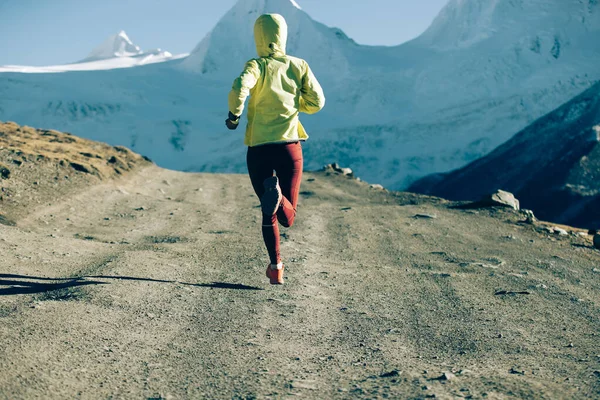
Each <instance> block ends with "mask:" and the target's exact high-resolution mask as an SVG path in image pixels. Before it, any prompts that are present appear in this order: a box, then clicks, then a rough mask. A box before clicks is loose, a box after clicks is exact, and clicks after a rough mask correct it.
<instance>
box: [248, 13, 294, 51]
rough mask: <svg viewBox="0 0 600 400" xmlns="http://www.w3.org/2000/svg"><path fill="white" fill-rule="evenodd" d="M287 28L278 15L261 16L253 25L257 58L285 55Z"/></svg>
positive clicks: (283, 20)
mask: <svg viewBox="0 0 600 400" xmlns="http://www.w3.org/2000/svg"><path fill="white" fill-rule="evenodd" d="M287 35H288V27H287V23H286V22H285V18H283V17H282V16H281V15H279V14H263V15H261V16H260V17H258V19H257V20H256V23H255V24H254V41H255V42H256V52H257V53H258V56H259V57H273V56H275V57H277V56H279V57H281V56H284V55H285V45H286V43H287Z"/></svg>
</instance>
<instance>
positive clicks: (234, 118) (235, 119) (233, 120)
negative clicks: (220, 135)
mask: <svg viewBox="0 0 600 400" xmlns="http://www.w3.org/2000/svg"><path fill="white" fill-rule="evenodd" d="M239 124H240V116H239V115H234V114H232V113H231V111H229V117H228V118H227V119H226V120H225V125H226V126H227V128H229V129H230V130H232V131H234V130H236V129H237V127H238V126H239Z"/></svg>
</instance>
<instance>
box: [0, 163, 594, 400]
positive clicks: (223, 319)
mask: <svg viewBox="0 0 600 400" xmlns="http://www.w3.org/2000/svg"><path fill="white" fill-rule="evenodd" d="M299 212H300V214H299V217H298V220H297V224H296V225H295V226H294V227H293V228H291V229H289V230H282V246H283V254H284V257H285V258H286V278H287V280H286V285H284V286H282V287H271V286H270V285H268V281H267V278H266V277H265V276H264V269H265V267H266V262H267V258H266V252H265V250H264V249H263V244H262V238H261V235H260V208H259V207H258V201H257V199H256V198H255V196H254V194H253V192H251V187H250V184H249V180H248V178H247V177H246V176H242V175H211V174H185V173H181V172H174V171H168V170H163V169H160V168H158V167H155V166H151V167H147V168H142V169H141V170H140V171H139V172H137V173H135V174H132V175H129V176H126V177H124V178H121V179H120V180H117V181H110V182H108V183H103V184H101V185H97V186H94V187H92V188H90V189H89V190H87V191H85V192H83V193H80V194H78V195H76V196H71V197H67V198H64V199H63V200H62V201H61V202H59V203H55V204H47V205H44V206H38V207H37V208H36V209H35V210H32V212H31V213H30V214H29V215H27V216H26V217H24V218H22V219H21V220H19V221H17V226H15V227H11V226H3V225H0V254H1V257H0V340H1V343H2V345H1V346H0V398H2V399H35V398H43V399H66V398H82V399H116V398H119V399H121V398H123V399H151V398H152V399H157V398H162V399H185V398H218V399H232V398H233V399H252V398H261V399H262V398H288V397H295V396H301V397H303V398H313V399H325V398H340V399H342V398H386V397H387V398H403V399H404V398H407V399H421V398H433V397H435V398H441V399H445V398H448V399H450V398H461V397H462V398H473V399H484V398H485V399H507V398H531V399H561V398H562V399H578V398H580V399H585V398H600V270H599V269H600V253H599V252H597V251H596V250H594V249H592V248H591V246H590V245H589V243H590V238H589V237H576V236H559V235H549V234H547V233H540V232H538V231H536V230H535V229H534V228H533V227H531V226H529V225H523V224H518V221H519V220H520V219H522V216H520V215H518V214H516V213H514V212H509V211H502V210H478V211H465V210H455V209H451V208H449V207H448V205H447V204H446V203H444V202H441V201H439V200H436V199H429V198H426V197H420V196H416V195H410V194H393V193H388V192H385V191H381V190H377V189H371V188H369V185H368V184H365V183H361V182H358V181H355V180H352V179H348V178H345V177H341V176H335V175H331V176H327V175H326V174H325V173H308V174H306V176H305V180H304V182H303V186H302V195H301V205H300V211H299ZM417 214H420V215H421V217H417V218H415V216H416V215H417ZM430 217H434V218H430Z"/></svg>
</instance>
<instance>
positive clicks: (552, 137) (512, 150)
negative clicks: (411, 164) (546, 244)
mask: <svg viewBox="0 0 600 400" xmlns="http://www.w3.org/2000/svg"><path fill="white" fill-rule="evenodd" d="M599 142H600V82H599V83H597V84H595V85H594V86H593V87H592V88H590V89H589V90H586V91H585V92H584V93H582V94H581V95H579V96H577V97H575V98H574V99H572V100H571V101H569V102H567V103H566V104H564V105H563V106H561V107H560V108H558V109H557V110H555V111H553V112H551V113H549V114H548V115H546V116H544V117H543V118H541V119H539V120H538V121H536V122H535V123H533V124H532V125H530V126H529V127H527V128H526V129H524V130H523V131H521V132H519V133H518V134H517V135H515V136H514V137H513V138H512V139H510V140H509V141H508V142H506V143H505V144H503V145H502V146H500V147H498V148H497V149H496V150H494V151H493V152H491V153H490V154H489V155H487V156H485V157H483V158H481V159H479V160H477V161H474V162H473V163H471V164H469V165H467V166H466V167H464V168H461V169H459V170H456V171H453V172H451V173H448V174H446V175H440V176H432V177H428V178H424V179H422V180H421V181H417V182H415V184H413V185H412V186H411V187H410V188H409V190H411V191H415V192H419V193H428V194H433V195H436V196H441V197H445V198H449V199H454V200H477V199H478V198H480V197H481V196H483V195H485V194H488V193H491V192H493V191H495V190H496V189H504V190H508V191H510V192H513V193H514V194H515V195H516V196H517V197H518V198H519V200H520V201H521V205H522V206H523V207H525V208H530V209H532V210H534V211H535V213H536V214H537V215H538V216H540V217H541V218H543V219H546V220H551V221H556V222H561V223H565V224H571V225H576V226H581V227H586V228H594V229H600V144H599Z"/></svg>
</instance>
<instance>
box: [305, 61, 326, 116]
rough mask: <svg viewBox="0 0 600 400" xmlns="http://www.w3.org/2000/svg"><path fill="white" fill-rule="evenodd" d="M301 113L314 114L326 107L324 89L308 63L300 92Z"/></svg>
mask: <svg viewBox="0 0 600 400" xmlns="http://www.w3.org/2000/svg"><path fill="white" fill-rule="evenodd" d="M300 93H301V95H300V112H303V113H306V114H314V113H316V112H319V111H321V109H322V108H323V107H324V106H325V95H324V94H323V88H321V85H320V84H319V81H317V78H315V76H314V75H313V73H312V71H311V70H310V67H309V66H308V63H306V72H305V74H304V76H303V77H302V89H301V90H300Z"/></svg>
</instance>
